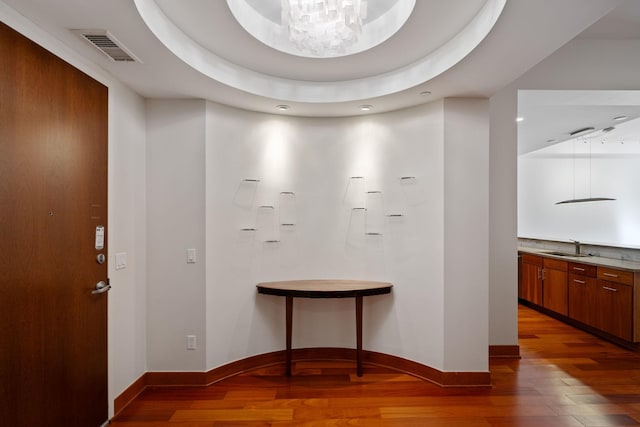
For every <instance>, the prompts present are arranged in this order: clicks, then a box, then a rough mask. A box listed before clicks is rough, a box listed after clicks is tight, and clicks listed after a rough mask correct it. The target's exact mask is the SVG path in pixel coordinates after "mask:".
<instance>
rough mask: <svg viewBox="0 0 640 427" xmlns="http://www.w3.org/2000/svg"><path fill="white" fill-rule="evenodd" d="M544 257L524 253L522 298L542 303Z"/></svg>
mask: <svg viewBox="0 0 640 427" xmlns="http://www.w3.org/2000/svg"><path fill="white" fill-rule="evenodd" d="M542 259H543V258H542V257H541V256H536V255H531V254H522V272H521V277H522V279H521V280H522V284H521V287H520V293H521V295H520V298H522V299H523V300H526V301H529V302H530V303H533V304H536V305H542Z"/></svg>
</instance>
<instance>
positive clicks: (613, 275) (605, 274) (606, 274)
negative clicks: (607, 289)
mask: <svg viewBox="0 0 640 427" xmlns="http://www.w3.org/2000/svg"><path fill="white" fill-rule="evenodd" d="M602 275H603V276H607V277H618V275H617V274H613V273H602Z"/></svg>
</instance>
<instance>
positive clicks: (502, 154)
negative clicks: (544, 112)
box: [490, 39, 640, 345]
mask: <svg viewBox="0 0 640 427" xmlns="http://www.w3.org/2000/svg"><path fill="white" fill-rule="evenodd" d="M638 70H640V45H639V44H638V41H637V40H589V39H577V40H573V41H571V42H569V43H567V44H566V45H565V46H563V47H562V48H560V49H558V50H557V51H556V52H555V53H554V54H552V55H551V56H549V57H548V58H547V59H545V60H544V61H542V62H541V63H539V64H538V65H537V66H535V67H534V68H532V69H531V70H530V71H528V72H527V73H525V74H524V75H523V76H522V77H520V78H519V79H517V80H515V81H514V82H513V83H511V84H510V85H508V86H507V87H505V88H504V89H502V90H501V91H499V92H498V93H497V94H496V95H494V96H492V97H491V158H490V165H491V191H490V199H491V206H490V218H491V238H490V239H491V248H490V251H491V252H490V253H491V258H490V268H491V273H490V301H491V302H490V304H491V309H490V322H491V323H490V325H491V327H490V331H491V336H490V343H491V344H496V345H515V344H517V310H516V308H517V304H516V301H517V263H516V246H517V232H516V229H517V225H516V216H517V214H516V212H517V191H516V183H517V174H518V173H517V167H516V164H517V145H516V144H517V136H516V135H517V132H516V123H515V118H516V115H517V91H518V89H546V90H548V89H585V90H597V89H602V90H612V89H620V90H623V89H633V90H637V89H640V73H638Z"/></svg>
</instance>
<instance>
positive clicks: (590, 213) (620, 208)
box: [518, 140, 640, 248]
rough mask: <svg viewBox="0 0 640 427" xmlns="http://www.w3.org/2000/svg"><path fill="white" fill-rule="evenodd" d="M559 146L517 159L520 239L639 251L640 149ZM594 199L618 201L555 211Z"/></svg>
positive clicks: (634, 144)
mask: <svg viewBox="0 0 640 427" xmlns="http://www.w3.org/2000/svg"><path fill="white" fill-rule="evenodd" d="M559 145H560V146H555V147H550V149H543V150H538V151H536V152H533V153H529V154H527V155H523V156H520V157H519V158H518V235H519V236H520V237H533V238H539V239H547V240H560V241H563V240H564V241H567V240H569V239H572V240H579V241H581V242H583V243H587V244H600V245H614V246H622V247H628V248H633V247H635V248H640V220H639V219H638V212H640V191H638V188H637V183H638V182H640V169H639V168H638V164H639V162H638V161H639V159H640V143H639V142H638V141H634V142H631V141H627V142H626V143H625V144H620V143H619V142H608V143H607V144H600V142H599V141H597V140H596V141H595V142H592V143H591V144H589V143H586V144H585V143H583V142H582V141H580V142H577V143H576V152H575V156H574V154H573V150H572V145H573V144H572V142H568V143H564V144H559ZM589 145H593V148H592V149H591V151H592V153H591V154H589V153H588V151H589V149H590V148H589ZM621 149H623V150H624V151H625V153H619V154H616V153H615V151H621ZM591 196H593V197H611V198H614V199H616V200H615V201H606V202H593V203H576V204H563V205H556V202H559V201H561V200H567V199H573V198H585V197H591Z"/></svg>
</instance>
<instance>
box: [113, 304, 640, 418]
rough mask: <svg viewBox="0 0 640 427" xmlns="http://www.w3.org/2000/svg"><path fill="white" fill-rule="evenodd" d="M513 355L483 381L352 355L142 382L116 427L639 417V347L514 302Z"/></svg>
mask: <svg viewBox="0 0 640 427" xmlns="http://www.w3.org/2000/svg"><path fill="white" fill-rule="evenodd" d="M519 316H520V320H519V331H520V352H521V355H522V358H521V359H520V360H518V359H500V358H494V359H492V360H491V362H490V369H491V378H492V383H493V386H492V387H487V388H441V387H438V386H435V385H433V384H431V383H428V382H426V381H422V380H419V379H416V378H414V377H411V376H408V375H404V374H401V373H397V372H394V371H392V370H390V369H386V368H379V367H375V366H368V365H366V364H365V366H364V375H363V376H362V377H361V378H358V377H357V376H356V372H355V362H353V363H350V362H304V363H295V364H294V369H293V377H291V378H287V377H285V376H284V364H283V365H280V366H274V367H271V368H268V369H260V370H255V371H252V372H249V373H246V374H243V375H238V376H235V377H232V378H229V379H227V380H224V381H222V382H219V383H216V384H214V385H212V386H209V387H206V388H153V389H147V390H145V391H144V392H143V393H142V394H141V395H140V396H139V397H138V398H137V399H135V400H134V401H133V402H132V403H131V404H130V405H129V406H128V407H127V408H125V409H124V410H123V411H122V413H121V414H120V415H119V416H118V417H117V418H116V419H115V420H113V421H112V425H113V426H115V427H149V426H167V427H178V426H181V427H186V426H189V427H204V426H209V427H219V426H224V427H240V426H243V427H248V426H250V427H258V426H260V427H262V426H281V427H284V426H306V427H318V426H332V427H341V426H366V427H381V426H385V427H386V426H402V427H414V426H415V427H418V426H420V427H430V426H446V427H458V426H464V427H479V426H494V427H507V426H508V427H512V426H523V427H524V426H526V427H533V426H536V427H538V426H539V427H559V426H572V427H582V426H638V425H640V355H639V354H636V353H634V352H631V351H629V350H626V349H622V348H620V347H617V346H615V345H613V344H610V343H608V342H605V341H602V340H600V339H598V338H596V337H594V336H591V335H589V334H587V333H585V332H582V331H579V330H577V329H574V328H573V327H571V326H568V325H565V324H563V323H561V322H558V321H556V320H554V319H551V318H549V317H546V316H544V315H542V314H540V313H538V312H536V311H534V310H532V309H530V308H527V307H522V306H521V307H520V308H519Z"/></svg>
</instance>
